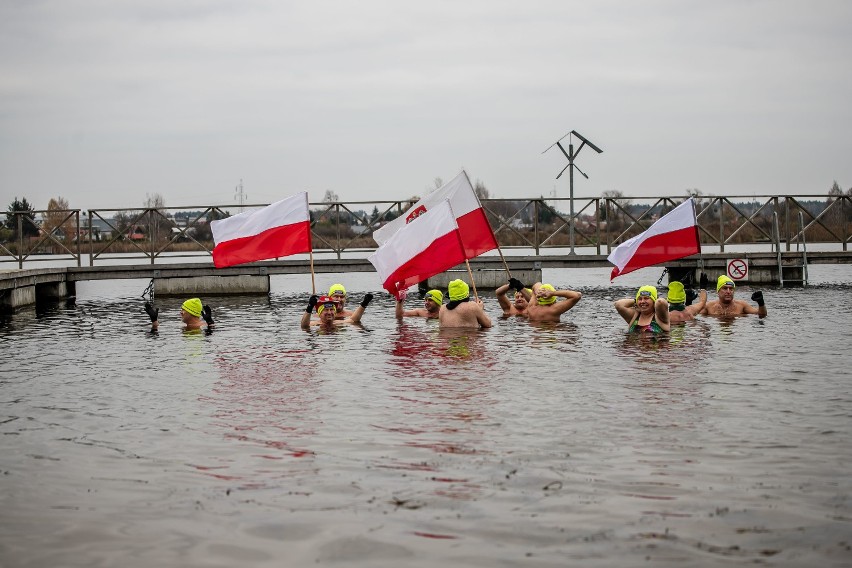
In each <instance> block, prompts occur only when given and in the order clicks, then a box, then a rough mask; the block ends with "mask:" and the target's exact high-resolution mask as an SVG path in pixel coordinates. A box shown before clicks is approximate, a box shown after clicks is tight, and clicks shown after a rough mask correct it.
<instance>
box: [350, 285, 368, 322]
mask: <svg viewBox="0 0 852 568" xmlns="http://www.w3.org/2000/svg"><path fill="white" fill-rule="evenodd" d="M372 301H373V295H372V294H370V293H369V292H367V293H366V294H364V299H363V300H361V303H360V304H358V307H357V308H355V313H353V314H352V315H351V316H349V321H350V322H352V323H361V316H363V315H364V310H366V309H367V306H369V305H370V302H372Z"/></svg>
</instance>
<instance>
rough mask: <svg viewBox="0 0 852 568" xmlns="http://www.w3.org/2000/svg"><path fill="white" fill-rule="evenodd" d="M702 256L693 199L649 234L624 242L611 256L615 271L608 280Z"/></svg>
mask: <svg viewBox="0 0 852 568" xmlns="http://www.w3.org/2000/svg"><path fill="white" fill-rule="evenodd" d="M700 252H701V244H700V241H699V238H698V223H697V222H696V220H695V207H694V206H693V203H692V198H691V197H690V198H689V199H687V200H686V201H684V202H683V203H681V204H680V205H678V206H677V207H675V208H674V209H672V210H671V211H669V212H668V213H666V214H665V215H663V216H662V217H661V218H660V219H659V220H657V222H656V223H654V224H653V225H651V226H650V227H649V228H648V230H647V231H645V232H644V233H641V234H639V235H636V236H635V237H633V238H632V239H629V240H626V241H624V242H623V243H621V244H620V245H618V247H617V248H616V249H615V250H614V251H612V252H611V253H610V255H609V256H608V257H607V260H608V261H610V262H611V263H613V264H614V265H615V268H613V269H612V274H610V277H609V279H610V280H612V279H613V278H615V277H616V276H621V275H622V274H627V273H628V272H633V271H634V270H638V269H640V268H645V267H646V266H654V265H655V264H660V263H661V262H666V261H669V260H677V259H679V258H684V257H687V256H691V255H693V254H698V253H700Z"/></svg>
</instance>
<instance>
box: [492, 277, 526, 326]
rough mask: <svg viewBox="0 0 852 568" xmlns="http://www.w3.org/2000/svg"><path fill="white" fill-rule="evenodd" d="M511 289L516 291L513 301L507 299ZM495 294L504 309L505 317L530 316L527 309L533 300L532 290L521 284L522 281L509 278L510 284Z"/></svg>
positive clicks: (500, 288)
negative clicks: (507, 293)
mask: <svg viewBox="0 0 852 568" xmlns="http://www.w3.org/2000/svg"><path fill="white" fill-rule="evenodd" d="M510 288H514V289H515V294H514V296H513V297H512V301H509V298H507V297H506V292H508V291H509V289H510ZM494 293H495V294H496V295H497V302H498V303H499V304H500V307H501V308H502V309H503V316H504V317H509V316H522V317H527V316H528V313H527V307H528V306H529V303H530V298H532V290H531V289H530V288H527V287H526V286H524V285H523V284H521V281H520V280H518V279H517V278H509V282H508V283H507V284H503V285H502V286H500V287H499V288H497V289H496V290H495V291H494Z"/></svg>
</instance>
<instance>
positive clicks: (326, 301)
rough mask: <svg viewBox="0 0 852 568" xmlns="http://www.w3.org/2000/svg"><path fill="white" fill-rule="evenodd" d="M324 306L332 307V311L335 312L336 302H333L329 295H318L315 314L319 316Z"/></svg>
mask: <svg viewBox="0 0 852 568" xmlns="http://www.w3.org/2000/svg"><path fill="white" fill-rule="evenodd" d="M326 306H330V307H331V308H333V309H334V313H337V304H336V303H335V301H334V298H332V297H330V296H320V297H319V300H318V301H317V315H320V316H321V315H322V312H323V310H325V308H326Z"/></svg>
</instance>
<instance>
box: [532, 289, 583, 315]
mask: <svg viewBox="0 0 852 568" xmlns="http://www.w3.org/2000/svg"><path fill="white" fill-rule="evenodd" d="M582 297H583V295H582V294H581V293H580V292H576V291H574V290H567V289H566V290H557V289H555V288H554V287H553V286H552V285H550V284H542V283H541V282H536V283H535V284H533V285H532V298H531V299H530V303H529V306H528V307H527V317H528V318H529V319H530V321H550V322H556V321H559V318H560V317H561V316H562V314H564V313H565V312H567V311H568V310H570V309H571V308H573V307H574V306H576V305H577V302H579V301H580V298H582ZM558 298H564V300H561V301H557V299H558Z"/></svg>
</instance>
